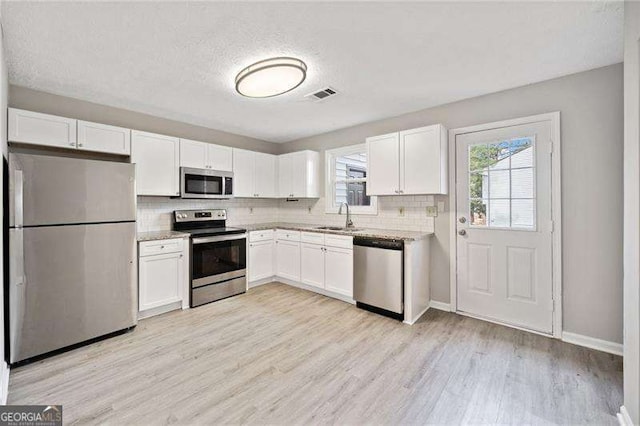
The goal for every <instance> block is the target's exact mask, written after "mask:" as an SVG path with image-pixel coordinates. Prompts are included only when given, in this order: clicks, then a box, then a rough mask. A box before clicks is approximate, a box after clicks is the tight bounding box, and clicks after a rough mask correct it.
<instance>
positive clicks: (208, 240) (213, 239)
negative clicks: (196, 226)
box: [191, 234, 247, 244]
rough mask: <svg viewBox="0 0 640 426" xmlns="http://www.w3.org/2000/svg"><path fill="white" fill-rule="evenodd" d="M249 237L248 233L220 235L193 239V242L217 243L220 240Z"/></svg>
mask: <svg viewBox="0 0 640 426" xmlns="http://www.w3.org/2000/svg"><path fill="white" fill-rule="evenodd" d="M245 238H247V234H233V235H220V236H217V237H202V238H194V239H193V240H191V241H192V242H193V244H205V243H217V242H220V241H231V240H242V239H245Z"/></svg>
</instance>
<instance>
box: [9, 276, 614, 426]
mask: <svg viewBox="0 0 640 426" xmlns="http://www.w3.org/2000/svg"><path fill="white" fill-rule="evenodd" d="M9 403H10V404H63V405H64V418H65V424H87V423H89V424H98V423H109V424H136V425H146V424H167V423H176V424H220V423H225V424H229V423H247V424H265V423H271V424H273V423H276V424H324V423H338V424H345V423H349V424H362V423H376V424H399V423H402V424H430V423H431V424H469V423H476V424H611V425H614V424H616V418H615V413H616V412H617V411H618V409H619V407H620V405H621V404H622V359H621V358H620V357H617V356H613V355H608V354H605V353H601V352H597V351H593V350H589V349H585V348H581V347H578V346H574V345H570V344H567V343H563V342H560V341H557V340H553V339H549V338H546V337H542V336H537V335H534V334H530V333H526V332H522V331H518V330H513V329H510V328H507V327H502V326H498V325H495V324H491V323H488V322H483V321H479V320H475V319H472V318H467V317H463V316H459V315H455V314H452V313H447V312H441V311H435V310H429V311H428V312H427V313H426V314H425V315H424V316H423V318H422V319H421V320H420V321H419V322H418V323H416V324H415V325H413V326H407V325H404V324H402V323H400V322H397V321H394V320H391V319H387V318H384V317H380V316H378V315H375V314H372V313H368V312H366V311H363V310H360V309H357V308H356V307H355V306H353V305H349V304H347V303H343V302H340V301H337V300H333V299H330V298H327V297H324V296H321V295H318V294H315V293H311V292H307V291H304V290H300V289H296V288H292V287H289V286H287V285H284V284H279V283H274V284H268V285H264V286H261V287H258V288H255V289H252V290H250V291H249V293H247V294H245V295H242V296H238V297H234V298H230V299H226V300H224V301H220V302H217V303H213V304H210V305H206V306H202V307H199V308H196V309H191V310H188V311H176V312H171V313H168V314H165V315H162V316H159V317H154V318H150V319H147V320H143V321H141V322H140V323H139V325H138V327H137V328H136V329H135V330H134V331H133V332H131V333H128V334H125V335H122V336H118V337H115V338H112V339H109V340H106V341H103V342H100V343H97V344H94V345H91V346H87V347H84V348H80V349H76V350H74V351H71V352H68V353H65V354H61V355H58V356H55V357H53V358H49V359H46V360H44V361H40V362H38V363H34V364H30V365H27V366H23V367H20V368H16V369H14V370H12V372H11V379H10V387H9Z"/></svg>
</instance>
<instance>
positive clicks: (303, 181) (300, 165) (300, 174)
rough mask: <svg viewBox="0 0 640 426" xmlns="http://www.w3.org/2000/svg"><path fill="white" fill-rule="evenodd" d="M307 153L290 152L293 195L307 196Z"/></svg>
mask: <svg viewBox="0 0 640 426" xmlns="http://www.w3.org/2000/svg"><path fill="white" fill-rule="evenodd" d="M308 178H309V176H307V155H306V153H305V152H294V153H293V154H291V183H290V184H289V185H290V187H291V194H293V195H292V196H293V197H306V196H307V183H308Z"/></svg>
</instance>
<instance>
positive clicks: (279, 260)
mask: <svg viewBox="0 0 640 426" xmlns="http://www.w3.org/2000/svg"><path fill="white" fill-rule="evenodd" d="M276 275H277V276H279V277H282V278H286V279H289V280H292V281H300V241H289V240H282V239H278V240H276Z"/></svg>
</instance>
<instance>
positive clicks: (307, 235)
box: [300, 232, 324, 245]
mask: <svg viewBox="0 0 640 426" xmlns="http://www.w3.org/2000/svg"><path fill="white" fill-rule="evenodd" d="M300 241H302V242H303V243H309V244H320V245H322V244H324V234H321V233H319V232H302V233H301V234H300Z"/></svg>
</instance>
